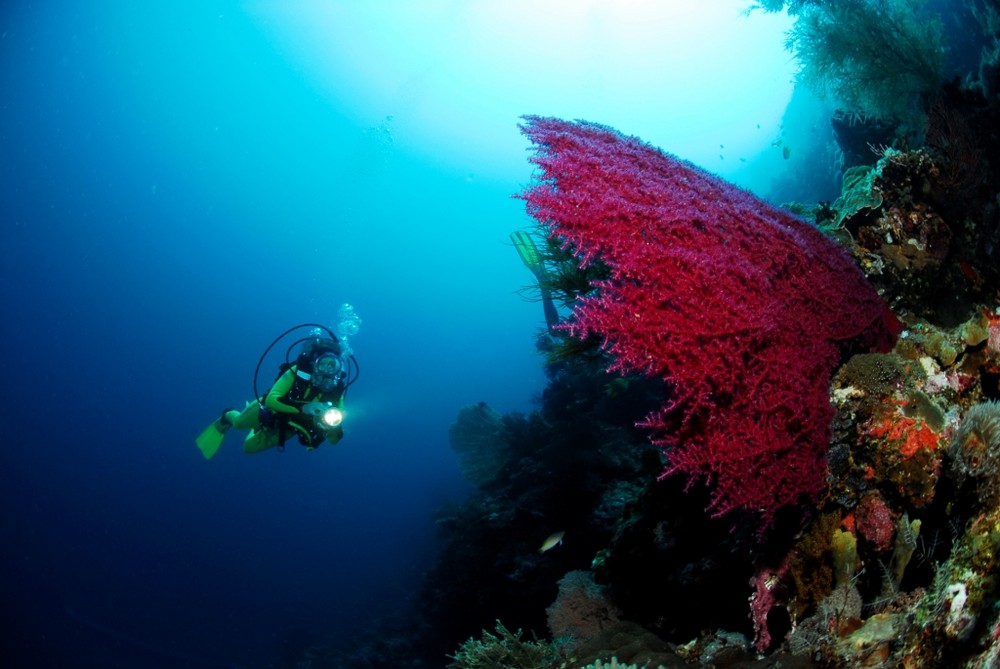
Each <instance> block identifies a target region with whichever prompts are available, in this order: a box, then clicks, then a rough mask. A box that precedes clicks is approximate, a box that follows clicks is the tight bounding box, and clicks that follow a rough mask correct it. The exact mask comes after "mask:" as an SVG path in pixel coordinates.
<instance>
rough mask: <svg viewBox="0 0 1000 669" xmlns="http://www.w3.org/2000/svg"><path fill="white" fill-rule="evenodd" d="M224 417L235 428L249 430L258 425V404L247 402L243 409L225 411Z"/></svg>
mask: <svg viewBox="0 0 1000 669" xmlns="http://www.w3.org/2000/svg"><path fill="white" fill-rule="evenodd" d="M225 417H226V420H228V421H229V422H230V423H231V424H232V426H233V427H235V428H236V429H237V430H251V429H253V428H256V427H258V426H259V425H260V404H259V403H258V402H257V401H256V400H255V401H253V402H248V403H247V407H246V409H244V410H243V411H236V410H232V411H227V412H226V414H225Z"/></svg>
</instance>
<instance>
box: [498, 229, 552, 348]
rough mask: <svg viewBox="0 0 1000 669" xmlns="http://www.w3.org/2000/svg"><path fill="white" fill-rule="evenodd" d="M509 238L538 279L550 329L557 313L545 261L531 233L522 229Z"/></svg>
mask: <svg viewBox="0 0 1000 669" xmlns="http://www.w3.org/2000/svg"><path fill="white" fill-rule="evenodd" d="M510 240H511V241H512V242H514V249H515V250H516V251H517V255H519V256H520V257H521V262H523V263H524V266H525V267H527V268H528V269H530V270H531V273H532V274H534V275H535V279H537V280H538V288H539V289H540V291H541V293H542V308H543V309H544V310H545V323H546V324H547V325H548V326H549V329H552V328H554V327H555V326H556V325H557V324H558V323H559V313H558V312H557V311H556V305H555V304H554V303H553V302H552V291H551V290H550V289H549V286H548V278H549V273H548V270H546V269H545V263H543V262H542V256H541V254H540V253H539V252H538V247H537V246H535V242H534V240H533V239H532V238H531V235H529V234H528V233H527V232H525V231H523V230H516V231H514V232H512V233H510Z"/></svg>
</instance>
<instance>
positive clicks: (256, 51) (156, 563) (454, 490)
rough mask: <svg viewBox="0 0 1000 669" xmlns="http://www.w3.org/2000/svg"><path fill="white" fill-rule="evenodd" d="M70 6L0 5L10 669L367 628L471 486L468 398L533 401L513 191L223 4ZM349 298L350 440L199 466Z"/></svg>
mask: <svg viewBox="0 0 1000 669" xmlns="http://www.w3.org/2000/svg"><path fill="white" fill-rule="evenodd" d="M78 4H81V3H56V2H51V3H34V4H28V3H23V4H18V3H4V8H3V9H2V10H0V17H2V20H3V26H2V28H0V33H2V37H0V96H2V99H0V170H2V172H0V193H2V195H0V201H2V204H0V208H2V221H0V226H2V227H0V304H2V316H0V319H2V320H0V323H2V325H0V344H2V350H3V357H2V359H0V360H2V362H0V366H2V378H3V390H2V398H0V399H2V401H0V425H2V426H3V428H4V430H3V443H2V447H0V468H2V472H3V487H2V511H0V514H2V515H0V546H2V548H0V550H2V555H0V559H2V573H3V579H2V584H3V585H2V586H0V588H2V591H0V601H2V604H0V607H2V612H3V620H2V621H0V623H2V624H0V639H2V648H0V650H2V653H3V660H2V665H3V666H4V667H67V666H108V667H111V666H120V667H178V666H210V665H217V666H229V665H230V663H237V664H238V665H239V666H264V665H265V664H266V663H267V662H269V661H271V660H272V659H273V658H274V657H276V656H277V654H278V653H279V652H280V651H281V648H282V645H283V644H285V643H287V642H289V641H293V642H296V643H302V642H309V641H310V640H311V639H312V638H316V639H319V638H321V637H324V636H333V637H337V636H347V635H350V634H352V633H354V632H357V631H358V630H363V629H365V628H366V627H367V626H369V625H371V624H372V623H373V622H374V621H376V620H378V618H379V617H380V616H382V615H385V614H388V613H391V612H393V611H394V610H396V609H398V608H399V607H402V606H407V605H409V604H410V603H411V600H412V597H413V596H414V594H415V590H416V587H417V586H418V585H419V582H420V577H421V575H422V572H423V570H424V569H425V568H426V567H427V566H428V565H429V564H430V561H431V560H432V558H433V556H434V554H435V551H436V549H437V546H436V545H435V536H434V524H433V519H432V512H433V510H434V509H435V508H436V506H437V505H438V503H439V502H441V501H442V500H444V499H446V498H452V499H455V498H460V497H461V496H462V495H463V494H464V493H465V492H466V489H465V485H464V483H463V482H462V480H461V476H460V473H459V471H458V469H457V465H456V464H455V459H454V457H453V454H452V453H451V451H450V449H449V446H448V443H447V429H448V426H449V424H450V423H451V422H452V420H453V419H454V417H455V415H456V414H457V411H458V410H459V408H460V407H461V406H462V405H464V404H467V403H471V402H477V401H480V400H485V401H488V402H490V403H491V404H492V405H493V406H495V407H496V408H498V409H499V410H501V411H509V410H512V409H519V410H529V409H530V407H531V397H532V395H533V394H537V393H538V392H539V391H540V390H541V388H542V384H543V380H542V373H541V370H540V368H539V365H538V357H537V356H536V355H535V352H534V349H533V336H534V333H535V330H536V329H537V328H538V327H540V326H541V324H542V314H541V308H540V306H539V305H537V304H532V303H529V302H525V301H524V300H522V299H521V298H520V297H519V296H518V295H517V294H516V292H515V291H516V290H517V289H518V288H520V287H521V286H522V285H524V284H527V283H528V282H529V280H530V274H529V273H528V272H527V271H526V270H525V269H524V268H523V267H522V266H521V265H520V262H519V261H518V259H517V256H516V254H515V253H514V251H513V249H512V248H510V246H509V243H508V241H507V235H508V234H509V232H510V231H512V230H514V229H518V228H523V227H526V226H527V225H528V224H529V222H528V220H527V218H526V216H525V214H524V212H523V206H522V205H521V203H520V202H518V201H516V200H513V199H511V197H510V195H511V194H512V193H514V192H516V191H517V190H518V189H519V188H520V186H521V184H519V183H517V182H516V181H512V182H504V183H501V182H498V181H496V180H492V181H491V180H477V179H474V178H470V177H469V175H468V174H467V173H465V172H460V171H456V170H449V168H447V167H442V166H439V165H435V164H433V163H430V162H427V161H426V160H425V159H423V158H421V157H420V156H417V155H413V154H410V153H407V152H406V151H401V150H398V149H397V148H396V147H395V146H394V144H393V140H392V132H391V119H386V120H385V122H384V124H380V123H375V124H373V125H372V126H370V127H359V126H358V125H357V124H356V123H352V122H348V121H347V120H345V119H344V118H343V117H341V116H339V115H338V113H337V111H336V110H335V109H333V108H331V106H330V104H329V103H328V101H326V100H324V99H322V98H321V97H320V96H318V95H317V94H316V93H315V91H314V90H312V89H311V88H310V86H309V85H308V84H307V82H305V81H304V80H303V79H302V78H300V77H298V76H297V75H296V73H295V72H294V70H293V68H291V66H289V65H287V64H286V63H285V61H284V60H282V59H281V58H280V56H279V54H277V53H276V52H275V49H274V47H273V45H272V44H271V43H270V42H269V41H267V40H266V39H265V37H264V36H262V35H260V34H259V32H258V30H257V28H256V27H255V26H254V25H253V24H252V23H251V22H250V21H249V20H248V19H246V18H244V17H242V16H241V15H240V14H239V13H238V12H234V11H232V8H231V7H230V8H229V11H228V12H227V13H226V18H225V23H224V27H220V25H222V24H220V21H222V19H220V18H219V16H218V14H219V12H221V11H222V9H221V7H222V5H219V4H218V3H210V2H206V3H200V4H199V9H197V10H194V9H192V10H191V11H185V12H180V11H171V10H169V9H168V6H171V7H172V6H173V5H172V4H170V3H165V4H163V5H158V6H155V7H152V6H151V7H149V8H147V9H146V10H145V14H144V16H145V19H144V20H145V23H143V24H140V25H125V24H122V23H121V22H119V21H117V20H116V18H115V17H116V16H117V15H116V14H114V13H111V12H108V11H106V7H105V6H103V5H102V4H101V3H82V6H77V5H78ZM107 6H108V7H110V6H111V5H110V3H109V4H108V5H107ZM514 123H516V119H512V126H513V124H514ZM529 177H530V167H529V166H528V165H527V163H525V168H524V174H523V177H522V178H523V181H522V183H526V182H527V180H528V179H529ZM344 302H350V303H351V304H353V305H354V307H355V309H356V310H357V313H358V315H359V316H360V317H361V319H362V320H363V325H362V328H361V331H360V332H359V333H358V334H357V335H356V336H355V337H354V338H352V341H351V343H352V346H353V348H354V350H355V353H356V355H357V358H358V361H359V363H360V366H361V376H360V379H359V381H358V382H357V384H356V385H355V386H354V387H352V389H351V392H350V394H349V397H348V402H349V407H348V409H349V412H350V413H349V416H348V423H347V426H346V431H347V436H346V438H345V439H344V440H343V441H342V442H341V444H340V445H338V446H337V447H332V448H331V447H325V448H321V449H319V450H317V451H315V452H312V453H307V452H305V451H304V449H301V448H299V447H297V446H290V447H289V448H288V449H287V450H286V452H284V453H278V452H276V451H272V452H267V453H264V454H261V455H258V456H253V457H251V456H246V455H244V454H242V452H241V450H240V444H239V439H240V437H237V436H231V438H230V440H229V441H227V442H226V444H225V445H224V446H223V449H222V451H221V452H220V454H219V455H218V456H217V457H216V458H215V459H214V460H212V461H209V462H206V461H204V460H203V459H202V457H201V455H200V454H199V452H198V451H197V449H196V448H195V446H194V437H195V436H196V435H197V434H198V433H199V432H200V431H201V429H202V428H203V427H205V426H206V425H207V424H208V423H209V422H210V421H211V420H213V419H214V418H215V417H216V416H217V415H218V412H219V411H220V410H221V409H222V408H223V407H224V406H226V405H236V404H240V403H242V402H243V401H245V400H247V399H249V398H250V396H251V392H252V391H251V380H252V373H253V369H254V365H255V364H256V363H257V359H258V356H259V355H260V354H261V352H262V351H263V350H264V348H265V347H266V346H267V345H268V344H269V343H270V342H271V340H272V339H273V338H274V337H275V336H277V335H278V334H279V333H280V332H282V331H283V330H284V329H286V328H287V327H290V326H291V325H294V324H296V323H301V322H315V321H320V322H324V323H327V324H330V325H331V326H332V325H333V324H334V320H335V316H336V313H337V309H338V307H339V306H340V305H341V304H342V303H344ZM281 350H282V351H283V350H284V349H283V347H281ZM278 362H280V356H279V357H276V358H274V359H272V360H270V361H269V363H268V364H265V367H264V371H263V377H264V380H265V383H266V381H267V380H269V379H270V378H271V377H272V376H273V374H274V372H275V370H276V366H277V364H278Z"/></svg>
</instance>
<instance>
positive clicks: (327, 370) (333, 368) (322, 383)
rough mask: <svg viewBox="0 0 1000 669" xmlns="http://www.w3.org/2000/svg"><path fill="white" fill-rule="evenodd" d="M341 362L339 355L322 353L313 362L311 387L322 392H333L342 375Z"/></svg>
mask: <svg viewBox="0 0 1000 669" xmlns="http://www.w3.org/2000/svg"><path fill="white" fill-rule="evenodd" d="M343 367H344V366H343V363H341V361H340V357H339V356H337V355H334V354H333V353H324V354H322V355H320V356H319V357H317V358H316V360H315V362H313V370H312V379H311V380H310V381H311V383H312V385H313V387H314V388H316V389H317V390H319V391H320V392H322V393H329V392H333V391H334V390H335V389H336V388H337V386H338V385H340V379H341V377H342V376H343V374H342V370H343Z"/></svg>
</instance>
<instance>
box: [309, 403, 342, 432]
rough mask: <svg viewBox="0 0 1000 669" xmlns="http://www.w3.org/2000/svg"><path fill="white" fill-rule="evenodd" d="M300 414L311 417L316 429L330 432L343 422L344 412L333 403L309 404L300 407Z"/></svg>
mask: <svg viewBox="0 0 1000 669" xmlns="http://www.w3.org/2000/svg"><path fill="white" fill-rule="evenodd" d="M302 413H305V414H308V415H310V416H312V417H313V420H314V421H316V425H317V427H319V428H320V429H323V430H332V429H333V428H335V427H337V426H339V425H340V424H341V423H342V422H344V412H343V411H341V410H340V409H338V408H337V407H335V406H334V405H333V402H310V403H309V404H307V405H305V406H304V407H302Z"/></svg>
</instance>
